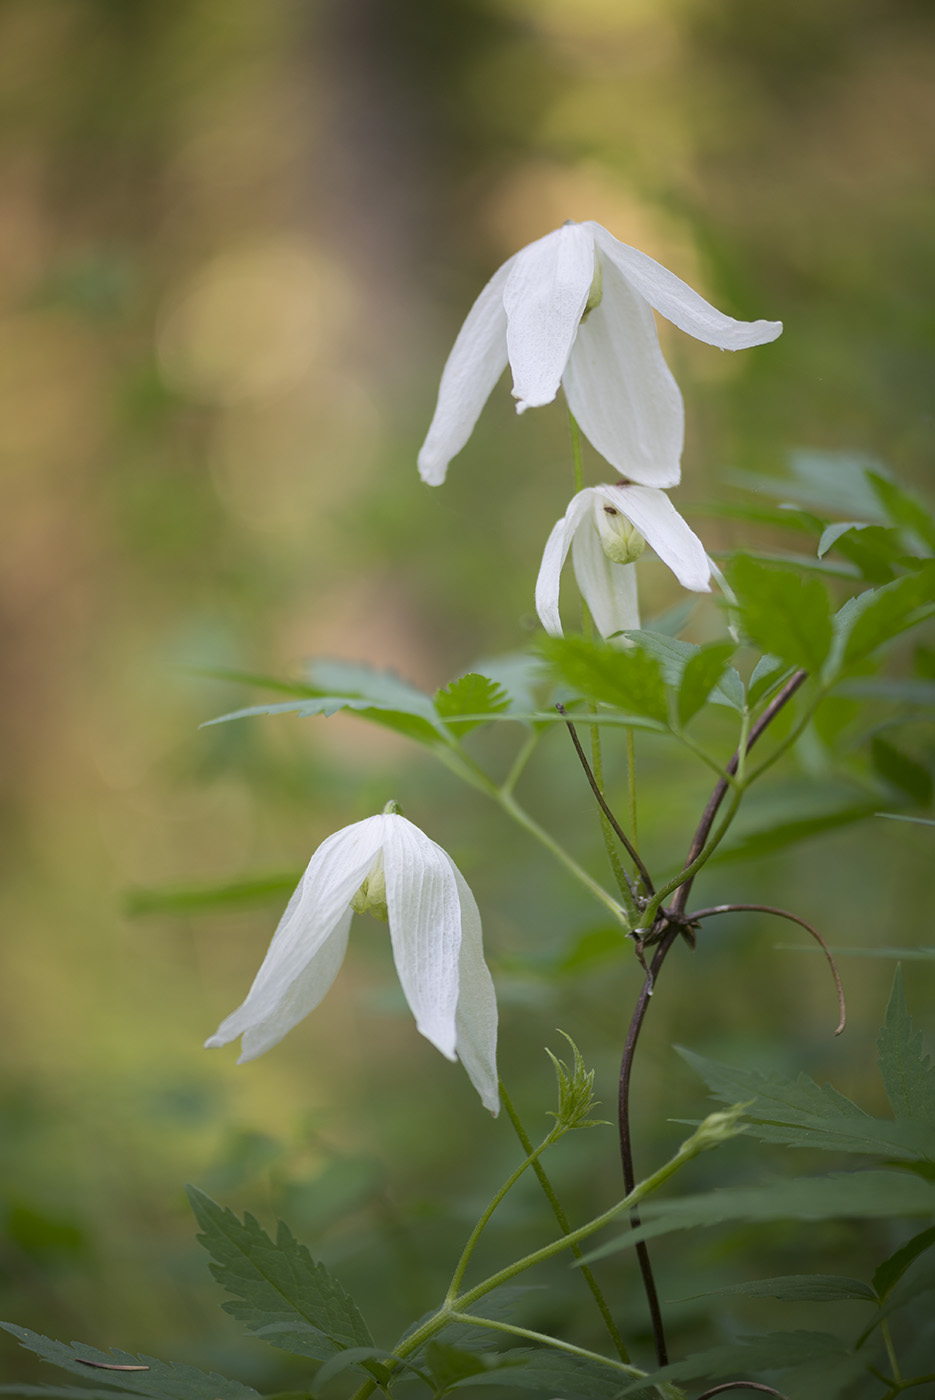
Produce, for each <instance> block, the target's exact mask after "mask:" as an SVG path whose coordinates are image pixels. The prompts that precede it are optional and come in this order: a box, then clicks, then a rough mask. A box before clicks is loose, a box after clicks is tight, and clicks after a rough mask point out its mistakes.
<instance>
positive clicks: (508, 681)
mask: <svg viewBox="0 0 935 1400" xmlns="http://www.w3.org/2000/svg"><path fill="white" fill-rule="evenodd" d="M470 669H471V671H476V672H477V673H478V674H479V675H481V676H489V678H490V679H491V680H492V681H494V682H495V683H496V684H497V685H499V686H502V687H503V689H504V690H505V691H506V693H507V712H508V713H512V712H514V711H516V712H523V711H529V710H535V709H536V707H537V701H536V696H537V693H538V692H539V691H541V690H542V688H543V680H544V679H545V675H544V667H543V664H542V657H541V656H539V655H537V654H536V653H535V652H532V651H514V652H507V653H506V654H505V655H503V656H484V657H481V658H480V659H479V660H477V661H475V662H474V664H473V666H471V667H470Z"/></svg>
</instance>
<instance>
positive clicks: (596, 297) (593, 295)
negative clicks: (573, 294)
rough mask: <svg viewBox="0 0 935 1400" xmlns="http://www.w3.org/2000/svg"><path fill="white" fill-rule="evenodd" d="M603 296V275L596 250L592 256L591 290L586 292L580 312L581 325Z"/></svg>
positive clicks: (598, 304)
mask: <svg viewBox="0 0 935 1400" xmlns="http://www.w3.org/2000/svg"><path fill="white" fill-rule="evenodd" d="M603 296H604V279H603V277H602V275H601V260H600V258H599V257H597V255H596V252H595V258H594V280H593V281H592V283H591V290H590V291H589V292H588V299H587V301H586V302H585V304H584V311H583V312H582V313H581V322H580V324H581V325H582V326H583V325H584V323H585V321H586V320H587V319H588V317H589V316H590V314H591V312H592V311H593V310H594V309H595V308H596V307H598V306H600V304H601V299H602V298H603Z"/></svg>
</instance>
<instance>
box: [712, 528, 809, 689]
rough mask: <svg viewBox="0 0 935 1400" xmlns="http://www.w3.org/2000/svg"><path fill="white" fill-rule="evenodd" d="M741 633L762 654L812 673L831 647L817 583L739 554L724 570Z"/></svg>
mask: <svg viewBox="0 0 935 1400" xmlns="http://www.w3.org/2000/svg"><path fill="white" fill-rule="evenodd" d="M728 578H729V580H730V583H731V587H732V588H733V589H734V591H735V592H736V594H737V597H738V600H739V602H740V605H741V610H742V615H743V625H744V629H745V631H746V633H747V635H748V636H749V638H750V640H751V641H753V642H755V643H756V645H757V646H759V647H761V648H762V649H763V650H764V651H767V652H770V653H771V654H772V655H774V656H779V657H781V658H782V659H783V660H784V661H787V662H788V663H789V664H790V665H792V666H800V667H802V668H803V670H806V671H808V672H809V673H811V674H817V673H818V672H819V671H820V670H821V668H822V666H823V664H824V661H825V657H826V656H827V655H828V652H829V650H830V648H831V639H832V629H831V607H830V603H829V601H828V594H827V591H826V590H825V588H824V586H823V585H822V584H821V582H820V581H819V580H818V579H803V578H800V577H799V575H798V574H797V573H792V572H791V571H790V570H788V569H774V568H769V567H767V566H766V565H764V564H761V563H759V562H758V561H757V560H755V559H753V558H751V557H750V556H749V555H743V554H741V555H738V557H737V558H736V559H735V560H734V562H733V565H732V566H731V568H730V569H729V570H728Z"/></svg>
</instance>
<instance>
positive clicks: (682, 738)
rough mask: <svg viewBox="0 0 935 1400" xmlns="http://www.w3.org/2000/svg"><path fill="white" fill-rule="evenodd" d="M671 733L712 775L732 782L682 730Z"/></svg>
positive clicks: (713, 759) (730, 776) (714, 759)
mask: <svg viewBox="0 0 935 1400" xmlns="http://www.w3.org/2000/svg"><path fill="white" fill-rule="evenodd" d="M627 733H628V734H630V733H632V730H627ZM672 733H673V734H674V736H675V738H676V739H678V741H679V743H680V744H684V745H685V747H686V748H687V749H688V750H690V752H691V753H693V754H694V755H695V757H696V758H698V759H700V760H701V762H702V763H703V764H704V765H705V766H706V767H707V768H710V769H711V771H712V773H716V774H717V775H718V777H719V778H725V779H726V780H727V782H729V783H732V782H733V781H734V778H733V774H729V773H725V771H724V769H723V768H722V767H721V765H720V763H718V761H717V759H716V758H712V757H711V755H710V754H709V753H707V752H706V750H705V749H703V748H702V747H701V745H700V744H698V743H696V742H695V740H694V739H691V738H689V736H688V735H687V734H686V733H685V731H684V730H682V729H673V731H672Z"/></svg>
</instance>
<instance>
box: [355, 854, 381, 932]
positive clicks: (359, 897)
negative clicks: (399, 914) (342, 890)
mask: <svg viewBox="0 0 935 1400" xmlns="http://www.w3.org/2000/svg"><path fill="white" fill-rule="evenodd" d="M351 908H352V909H353V911H354V913H355V914H372V915H373V917H374V918H375V919H382V920H383V922H384V923H385V924H387V923H389V913H388V911H387V908H386V872H385V871H384V869H383V852H382V850H381V851H378V852H377V856H376V859H375V860H374V862H373V865H372V866H371V867H370V873H369V874H368V876H367V878H366V880H365V881H364V883H363V884H362V885H361V887H360V889H359V890H358V891H357V893H356V894H355V895H354V897H353V899H352V900H351Z"/></svg>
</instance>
